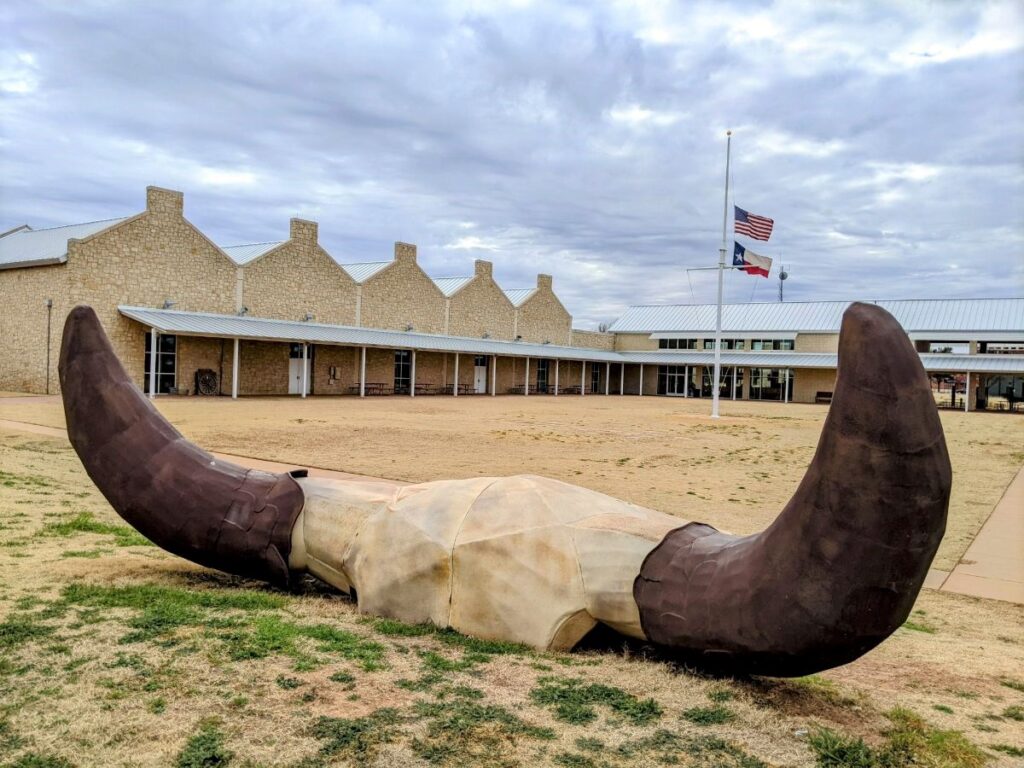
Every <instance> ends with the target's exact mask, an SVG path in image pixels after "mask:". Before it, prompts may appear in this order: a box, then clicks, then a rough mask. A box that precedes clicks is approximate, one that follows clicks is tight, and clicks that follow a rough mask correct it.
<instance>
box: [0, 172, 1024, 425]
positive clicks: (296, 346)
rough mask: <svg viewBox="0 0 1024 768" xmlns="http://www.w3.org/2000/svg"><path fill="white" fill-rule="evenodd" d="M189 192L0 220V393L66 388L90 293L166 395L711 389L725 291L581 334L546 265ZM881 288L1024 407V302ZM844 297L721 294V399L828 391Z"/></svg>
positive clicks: (950, 357)
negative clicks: (465, 265) (361, 244)
mask: <svg viewBox="0 0 1024 768" xmlns="http://www.w3.org/2000/svg"><path fill="white" fill-rule="evenodd" d="M183 202H184V201H183V196H182V194H181V193H180V192H175V191H172V190H165V189H160V188H158V187H149V188H147V190H146V208H145V210H144V211H143V212H141V213H139V214H137V215H135V216H131V217H128V218H122V219H108V220H105V221H97V222H91V223H86V224H77V225H72V226H66V227H55V228H51V229H41V230H34V229H32V228H30V227H28V226H22V227H18V228H16V229H14V230H11V231H9V232H6V233H3V234H0V299H2V301H3V307H4V312H2V313H0V390H9V391H10V390H13V391H23V392H52V393H56V392H58V391H59V382H58V378H57V354H58V353H59V348H60V337H61V330H62V326H63V320H64V317H65V316H66V314H67V312H68V311H69V310H70V309H71V307H73V306H74V305H76V304H80V303H84V304H89V305H91V306H92V307H93V308H94V309H95V310H96V311H97V313H98V314H99V317H100V320H101V321H102V323H103V325H104V327H105V328H106V329H107V331H108V334H109V335H110V338H111V341H112V343H113V344H114V347H115V350H116V351H117V353H118V356H119V357H120V359H121V360H122V362H123V363H124V365H125V367H126V369H127V370H128V371H129V373H130V374H131V376H132V377H133V378H134V380H135V381H136V383H137V384H138V385H139V386H140V387H142V388H144V389H146V390H147V391H149V392H151V393H152V394H154V395H156V394H195V393H197V392H202V393H203V394H224V395H233V396H239V395H284V394H295V395H299V396H303V397H304V396H306V395H310V394H312V395H362V396H366V395H374V394H406V395H410V396H416V395H426V394H449V395H453V396H458V395H469V394H488V395H494V394H506V393H512V394H520V395H531V394H551V395H567V394H591V393H597V394H616V395H623V394H632V395H664V396H677V397H684V398H685V397H710V396H711V395H712V394H713V393H714V390H715V383H714V382H713V380H714V374H713V371H714V336H715V332H714V321H715V307H713V306H700V305H680V306H665V305H662V306H653V307H651V306H635V307H630V308H629V309H628V310H627V311H626V312H625V313H624V314H623V315H622V317H620V318H619V319H618V320H617V321H615V323H613V324H612V326H611V328H610V329H609V331H608V332H594V331H583V330H579V329H573V327H572V317H571V315H570V314H569V312H568V310H567V309H566V307H565V306H564V304H563V303H562V302H561V301H560V300H559V298H558V297H557V295H556V294H555V293H554V290H553V284H552V277H551V276H550V275H538V276H537V282H536V285H535V286H534V287H531V288H523V289H508V290H503V289H502V288H501V286H499V285H498V284H497V282H496V281H495V280H494V276H493V268H492V265H491V263H490V262H487V261H477V262H475V264H474V268H473V273H472V274H466V275H463V276H457V277H438V278H431V277H430V276H429V275H427V274H426V273H425V272H424V271H423V269H422V267H420V265H419V264H418V262H417V252H416V246H415V245H412V244H409V243H396V244H395V249H394V257H393V258H392V259H391V260H386V261H385V260H382V261H370V262H361V263H341V264H339V263H338V262H337V261H336V260H335V259H334V258H333V257H332V256H331V254H329V253H328V252H327V251H326V250H325V249H324V248H323V247H322V246H321V245H320V243H319V238H318V228H317V224H316V223H315V222H311V221H305V220H302V219H292V220H291V223H290V230H289V237H288V239H287V240H283V241H277V242H268V243H251V244H245V245H232V246H227V247H219V246H217V245H216V244H214V243H213V242H212V241H211V240H210V239H209V238H208V237H206V236H205V235H204V234H203V233H202V232H201V231H199V230H198V229H197V228H196V227H195V226H194V225H193V224H191V223H190V222H189V221H188V220H187V219H186V218H185V216H184V205H183ZM879 303H880V304H882V305H883V306H885V308H886V309H888V310H889V311H890V312H892V313H893V314H894V315H895V316H896V318H897V319H898V320H899V321H900V322H901V323H902V324H903V327H904V328H905V329H906V331H907V332H908V334H909V335H910V338H911V339H912V340H913V341H914V343H915V344H916V345H917V348H918V351H919V352H920V353H921V357H922V360H923V362H924V364H925V368H926V369H927V370H928V371H930V372H931V373H932V374H933V375H934V376H935V378H936V382H937V385H938V386H937V402H938V403H939V404H943V403H948V404H949V405H953V406H955V407H964V408H989V409H991V408H994V407H998V408H1005V409H1009V410H1014V409H1019V407H1020V406H1021V404H1022V403H1024V354H1022V353H1024V299H977V300H968V299H963V300H935V301H931V300H918V301H902V302H901V301H890V302H879ZM848 304H849V302H802V303H801V302H791V303H785V304H782V303H771V304H767V303H766V304H738V305H726V306H725V307H724V309H723V334H722V339H723V344H722V354H721V375H720V377H719V379H718V382H717V389H718V393H719V396H720V397H722V398H727V399H737V400H739V399H746V400H777V401H780V402H783V403H785V402H808V403H813V402H828V401H829V400H830V398H831V394H832V390H833V389H834V385H835V371H836V365H837V349H838V333H839V323H840V319H841V317H842V312H843V310H844V309H845V308H846V306H847V305H848ZM943 386H945V387H946V389H945V390H943V389H942V387H943ZM965 392H966V393H970V396H969V397H964V393H965Z"/></svg>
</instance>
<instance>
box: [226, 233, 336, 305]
mask: <svg viewBox="0 0 1024 768" xmlns="http://www.w3.org/2000/svg"><path fill="white" fill-rule="evenodd" d="M242 274H243V288H242V304H243V305H244V306H246V307H248V308H249V315H250V316H253V317H272V318H277V319H281V320H302V319H303V318H305V316H306V314H307V313H311V314H312V315H313V316H314V320H315V321H316V322H318V323H329V324H332V325H355V323H356V284H355V281H353V280H352V278H351V277H349V276H348V273H347V272H345V270H343V269H342V268H341V267H340V266H338V264H337V263H336V262H335V261H334V259H332V258H331V257H330V256H329V255H328V253H327V251H325V250H324V249H323V248H321V247H320V244H319V243H318V242H317V224H316V222H313V221H304V220H302V219H292V220H291V231H290V237H289V239H288V241H287V242H285V243H283V244H282V245H280V246H279V247H277V248H275V249H274V250H272V251H270V252H269V253H267V254H266V255H264V256H262V257H261V258H259V259H256V260H255V261H253V262H251V263H250V264H248V265H246V266H245V267H243V269H242Z"/></svg>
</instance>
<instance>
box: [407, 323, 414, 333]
mask: <svg viewBox="0 0 1024 768" xmlns="http://www.w3.org/2000/svg"><path fill="white" fill-rule="evenodd" d="M405 330H406V331H411V330H414V329H413V325H412V323H409V324H408V325H406V326H405Z"/></svg>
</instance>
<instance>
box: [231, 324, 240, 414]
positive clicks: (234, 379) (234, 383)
mask: <svg viewBox="0 0 1024 768" xmlns="http://www.w3.org/2000/svg"><path fill="white" fill-rule="evenodd" d="M239 346H241V345H240V344H239V343H238V339H237V338H236V339H235V348H234V352H233V353H232V355H231V399H232V400H237V399H238V367H239V366H238V348H239Z"/></svg>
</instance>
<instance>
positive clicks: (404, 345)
mask: <svg viewBox="0 0 1024 768" xmlns="http://www.w3.org/2000/svg"><path fill="white" fill-rule="evenodd" d="M118 311H119V312H120V313H121V314H122V315H124V316H125V317H127V318H130V319H132V320H135V321H136V322H139V323H141V324H143V325H145V326H147V327H149V328H156V329H157V331H158V332H159V333H167V334H177V335H181V336H205V337H209V338H228V339H245V340H249V341H271V342H296V343H303V342H304V343H307V344H333V345H338V346H354V347H380V348H385V349H415V350H419V351H425V352H460V353H463V354H472V355H501V356H505V357H535V358H548V359H551V360H586V361H588V362H601V363H632V364H641V363H643V364H648V365H714V362H715V354H714V351H712V350H694V351H691V350H678V351H677V350H659V351H649V352H643V351H638V352H612V351H608V350H601V349H590V348H587V347H563V346H557V345H555V344H534V343H526V342H522V341H499V340H496V339H477V338H470V337H465V336H443V335H440V334H430V333H413V332H405V331H386V330H379V329H375V328H353V327H351V326H345V325H326V324H323V323H307V322H300V321H293V320H271V319H267V318H261V317H239V316H237V315H218V314H211V313H207V312H183V311H180V310H172V309H151V308H147V307H132V306H119V307H118ZM838 359H839V358H838V355H836V354H832V353H819V352H789V351H786V352H750V351H746V352H738V351H723V352H722V365H725V366H732V365H739V366H743V367H751V368H819V369H829V368H833V369H834V368H835V367H836V365H837V363H838ZM921 361H922V363H924V367H925V370H926V371H929V372H931V373H961V372H967V371H970V372H972V373H996V374H1021V375H1024V355H995V354H985V355H956V354H922V355H921Z"/></svg>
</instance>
